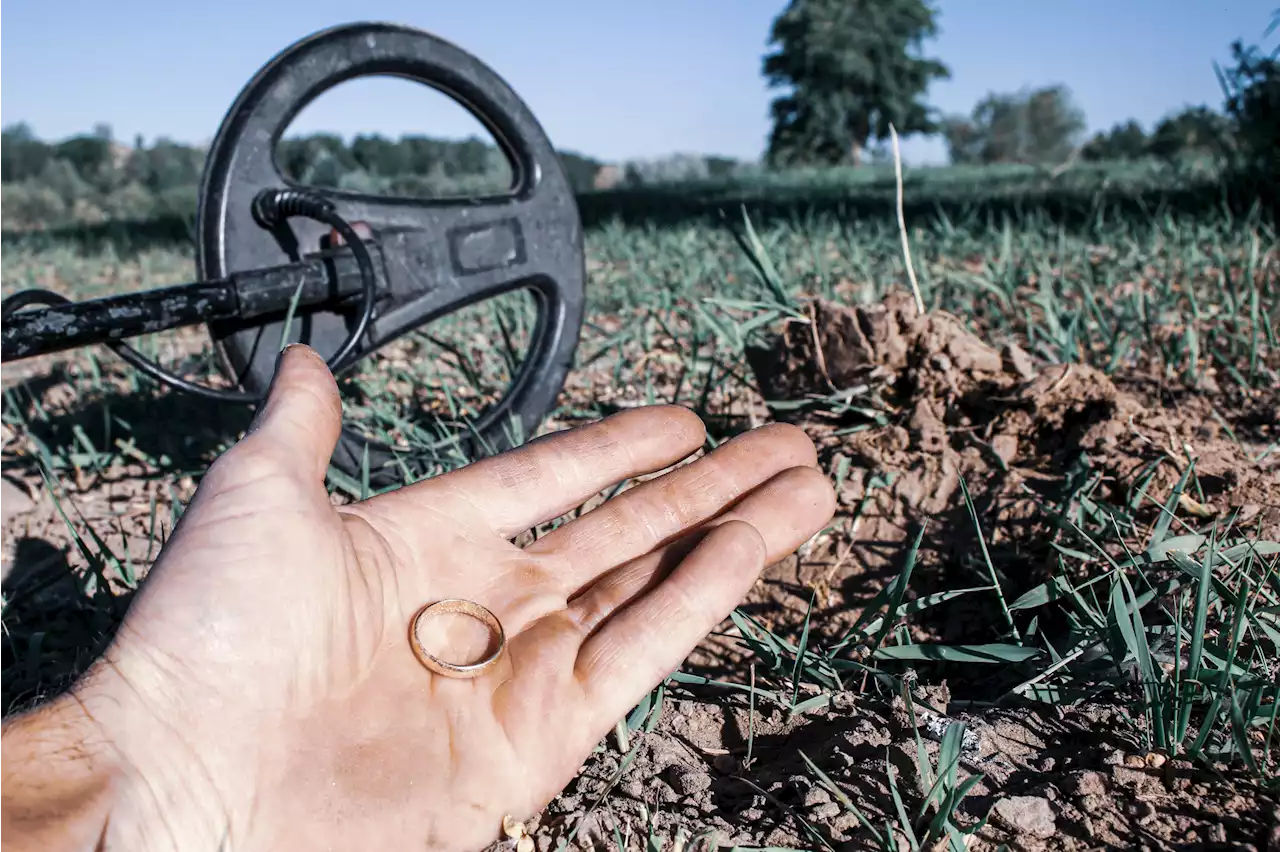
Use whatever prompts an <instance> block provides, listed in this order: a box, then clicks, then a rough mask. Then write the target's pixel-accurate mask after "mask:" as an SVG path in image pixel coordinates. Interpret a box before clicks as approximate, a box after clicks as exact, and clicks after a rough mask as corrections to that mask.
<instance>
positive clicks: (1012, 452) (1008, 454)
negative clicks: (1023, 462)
mask: <svg viewBox="0 0 1280 852" xmlns="http://www.w3.org/2000/svg"><path fill="white" fill-rule="evenodd" d="M991 449H993V450H995V451H996V455H998V456H999V457H1000V460H1001V461H1002V462H1004V463H1005V464H1013V460H1014V459H1016V458H1017V457H1018V436H1017V435H1007V434H1002V435H996V436H995V437H994V438H992V439H991Z"/></svg>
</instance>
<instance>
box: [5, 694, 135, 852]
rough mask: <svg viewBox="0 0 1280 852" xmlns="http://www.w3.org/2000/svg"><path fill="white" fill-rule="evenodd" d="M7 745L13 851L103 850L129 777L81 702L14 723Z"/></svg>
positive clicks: (69, 698) (48, 707)
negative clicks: (102, 843)
mask: <svg viewBox="0 0 1280 852" xmlns="http://www.w3.org/2000/svg"><path fill="white" fill-rule="evenodd" d="M0 738H2V740H3V750H4V767H3V770H2V775H3V784H2V785H0V800H2V801H3V806H2V807H0V825H2V826H3V830H2V832H0V834H2V835H3V837H4V849H5V852H9V850H14V852H19V850H22V851H23V852H25V850H28V849H31V850H35V849H41V850H49V852H61V850H68V852H69V851H70V850H77V852H78V850H91V849H95V848H97V847H98V844H99V842H100V840H101V839H102V837H103V835H104V833H105V831H106V827H107V824H108V820H109V817H110V815H111V811H112V809H113V807H114V805H115V802H116V800H117V798H118V796H119V794H120V787H121V782H122V777H121V773H120V772H119V765H118V763H117V761H116V756H115V754H114V750H113V749H112V747H111V744H110V743H109V742H107V741H106V740H105V738H104V736H103V734H102V731H101V730H100V729H99V728H98V726H97V725H95V724H94V723H93V720H92V718H91V717H90V716H89V714H88V713H87V712H86V711H85V709H84V707H83V706H82V705H81V704H80V702H79V701H78V700H77V698H76V696H75V695H74V694H72V693H67V694H64V695H61V696H59V697H58V698H55V699H54V700H52V701H50V702H48V703H46V704H44V705H42V706H40V707H38V708H36V709H34V710H30V711H28V712H25V713H23V714H21V715H19V716H15V717H13V718H10V719H6V720H5V721H4V724H3V732H2V734H0Z"/></svg>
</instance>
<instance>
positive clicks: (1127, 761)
mask: <svg viewBox="0 0 1280 852" xmlns="http://www.w3.org/2000/svg"><path fill="white" fill-rule="evenodd" d="M1124 765H1125V766H1128V767H1130V768H1132V769H1141V768H1142V767H1144V766H1146V765H1147V762H1146V761H1145V760H1143V759H1142V756H1141V755H1137V754H1126V755H1125V756H1124Z"/></svg>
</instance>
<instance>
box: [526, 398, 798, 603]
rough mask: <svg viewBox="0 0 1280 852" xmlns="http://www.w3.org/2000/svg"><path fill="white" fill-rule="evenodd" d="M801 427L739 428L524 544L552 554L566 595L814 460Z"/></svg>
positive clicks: (532, 551) (534, 550) (540, 553)
mask: <svg viewBox="0 0 1280 852" xmlns="http://www.w3.org/2000/svg"><path fill="white" fill-rule="evenodd" d="M816 464H817V452H816V451H815V450H814V446H813V442H812V441H810V440H809V438H808V436H807V435H805V433H804V431H803V430H801V429H799V428H798V427H795V426H789V425H785V424H778V423H773V424H769V425H767V426H762V427H760V428H758V429H754V430H752V431H750V432H747V433H746V434H743V435H739V436H738V437H736V438H734V439H733V440H731V441H728V442H726V443H724V444H722V445H721V446H719V447H717V448H716V449H715V450H714V451H712V452H711V453H709V454H708V455H706V456H704V457H703V458H700V459H698V460H697V461H695V462H693V463H692V464H688V465H685V466H684V467H681V468H679V469H677V470H674V471H672V472H671V473H668V474H666V475H664V476H662V477H659V478H658V479H654V480H651V481H649V482H646V483H644V484H642V485H640V486H638V487H636V488H633V489H631V490H630V491H626V492H623V493H622V494H621V495H619V496H618V497H615V498H614V499H613V500H610V501H609V502H607V503H605V504H603V505H601V506H599V507H598V508H596V509H594V510H592V511H590V512H588V513H587V514H585V515H583V516H582V517H580V518H578V519H576V520H574V521H571V522H569V523H567V524H565V525H564V526H561V527H558V528H557V529H555V530H553V531H552V532H550V533H548V534H547V535H545V536H543V537H542V538H540V539H539V540H538V541H536V542H534V543H533V544H531V545H530V546H529V547H527V548H525V552H526V553H527V554H529V555H531V556H548V557H553V558H554V562H555V564H556V565H557V566H558V567H560V568H561V573H560V574H559V575H558V576H557V577H556V578H555V582H556V583H557V584H558V585H559V586H560V589H561V591H562V592H563V593H564V594H565V596H566V597H572V596H573V594H574V593H575V592H576V591H577V590H578V589H580V588H581V587H582V586H585V585H587V584H589V583H591V582H592V581H594V580H595V579H596V577H598V576H600V575H601V574H603V573H604V572H606V571H608V570H610V569H612V568H615V567H617V566H618V565H621V564H622V563H624V562H628V561H630V560H632V559H635V558H636V557H639V556H643V555H644V554H646V553H648V552H649V551H651V550H653V549H654V548H655V547H659V546H661V545H663V544H666V543H667V542H669V541H671V540H673V539H675V538H678V537H680V536H681V535H683V534H685V533H686V532H688V531H689V530H691V529H693V528H694V527H696V526H698V525H700V524H702V523H704V522H706V521H707V520H709V519H711V518H713V517H715V516H716V515H718V514H720V513H721V512H722V511H724V509H725V508H727V507H728V506H729V505H730V504H731V503H733V502H734V501H735V500H737V499H738V498H740V497H741V496H742V495H744V494H746V493H747V492H749V491H751V490H752V489H754V488H756V487H757V486H758V485H760V484H761V483H763V482H765V481H767V480H769V479H771V478H773V477H774V476H775V475H776V474H778V473H781V472H782V471H784V470H787V469H789V468H793V467H815V466H816Z"/></svg>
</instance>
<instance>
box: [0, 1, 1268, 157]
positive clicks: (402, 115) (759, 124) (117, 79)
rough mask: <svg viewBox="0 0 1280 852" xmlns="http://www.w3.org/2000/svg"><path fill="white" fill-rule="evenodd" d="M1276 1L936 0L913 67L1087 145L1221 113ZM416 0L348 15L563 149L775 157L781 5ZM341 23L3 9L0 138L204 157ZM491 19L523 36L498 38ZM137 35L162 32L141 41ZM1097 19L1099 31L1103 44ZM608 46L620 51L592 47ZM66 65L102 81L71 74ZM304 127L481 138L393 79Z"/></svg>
mask: <svg viewBox="0 0 1280 852" xmlns="http://www.w3.org/2000/svg"><path fill="white" fill-rule="evenodd" d="M1273 3H1274V0H1267V2H1263V0H1249V2H1241V3H1236V4H1233V6H1232V8H1229V9H1222V8H1221V5H1220V4H1206V3H1203V2H1195V0H1177V2H1170V3H1162V2H1158V0H1147V2H1143V3H1129V4H1126V5H1124V6H1122V7H1120V8H1115V7H1114V5H1107V4H1104V3H1103V2H1102V1H1101V0H1080V2H1077V3H1075V4H1073V5H1072V7H1071V8H1070V9H1061V8H1056V7H1054V8H1051V7H1045V6H1040V5H1036V6H1032V7H1027V6H1024V5H1020V4H1016V3H1013V2H1011V0H1000V2H988V3H986V4H984V5H983V6H982V7H981V8H978V7H973V6H969V7H965V6H962V5H960V4H958V3H954V2H940V3H938V4H936V5H937V6H938V8H939V14H938V24H939V29H940V33H939V36H938V37H937V38H935V39H932V40H930V41H928V42H926V44H925V54H926V55H928V56H931V57H936V58H938V59H940V60H941V61H942V62H943V63H945V64H947V65H949V66H950V68H951V72H952V76H951V79H949V80H944V81H939V82H937V83H935V84H934V85H932V86H931V87H930V89H929V91H928V93H927V94H926V95H925V101H926V102H927V103H929V104H930V105H932V106H934V107H936V108H938V109H939V111H940V112H941V113H942V114H943V115H953V114H965V115H967V114H968V113H969V111H970V110H971V109H972V108H973V106H974V104H975V103H976V102H977V101H978V100H979V99H981V98H982V97H983V96H985V95H986V94H987V93H988V92H1014V91H1018V90H1020V89H1025V88H1037V87H1040V86H1045V85H1050V84H1054V83H1061V84H1064V85H1065V86H1066V87H1067V88H1068V89H1070V90H1071V92H1072V95H1073V97H1074V100H1075V103H1076V104H1077V105H1078V106H1079V107H1080V108H1081V109H1082V110H1083V111H1084V114H1085V119H1086V123H1087V130H1086V135H1087V136H1091V135H1093V134H1094V133H1096V132H1099V131H1101V130H1106V129H1109V128H1110V127H1112V126H1114V125H1115V124H1117V123H1120V122H1123V121H1126V120H1129V119H1133V120H1136V121H1138V122H1139V123H1140V124H1141V125H1142V126H1143V127H1144V128H1145V129H1147V130H1150V129H1151V128H1152V127H1153V126H1154V125H1155V124H1156V123H1158V121H1159V120H1160V119H1161V118H1162V117H1164V116H1166V115H1169V114H1171V113H1174V112H1177V111H1178V110H1180V109H1183V108H1186V107H1189V106H1200V105H1203V106H1209V107H1211V108H1213V109H1215V110H1221V107H1222V101H1223V95H1222V91H1221V89H1220V87H1219V84H1218V81H1217V78H1216V76H1215V74H1214V71H1213V61H1214V60H1217V61H1218V62H1219V63H1225V62H1226V61H1228V60H1229V48H1230V44H1231V42H1232V41H1234V40H1235V39H1241V40H1243V41H1244V42H1245V43H1255V42H1262V40H1263V38H1262V36H1263V32H1264V30H1265V29H1266V26H1267V24H1268V23H1269V19H1270V16H1271V14H1272V13H1273V11H1274V10H1273V9H1272V8H1271V7H1272V4H1273ZM424 5H425V4H411V3H409V2H408V0H384V2H378V3H370V4H366V5H365V6H364V7H363V10H364V12H365V14H363V15H361V16H359V17H360V19H362V20H387V21H395V22H399V23H404V24H408V25H410V26H415V27H419V28H422V29H427V30H429V31H432V32H434V33H436V34H437V35H439V36H441V37H443V38H445V39H447V40H449V41H451V42H453V43H455V44H457V45H458V46H459V47H461V48H462V49H464V50H466V51H467V52H469V53H472V54H474V55H476V56H477V57H478V58H479V59H480V60H481V61H482V62H484V63H485V64H487V65H489V66H490V67H491V68H493V69H494V70H495V71H496V72H497V73H498V74H499V75H500V76H502V77H503V78H504V79H506V80H507V82H508V83H509V84H510V85H511V86H512V87H513V88H514V89H515V91H516V92H517V94H519V95H520V97H521V98H522V99H523V100H524V101H525V102H526V103H527V104H528V105H529V107H530V109H532V111H533V113H534V115H535V116H537V118H538V120H539V122H540V123H541V124H542V125H543V127H544V129H545V130H546V131H547V133H548V135H549V136H550V137H551V140H552V143H553V144H554V145H555V146H556V147H557V148H558V149H559V150H562V151H567V152H574V153H577V154H581V155H583V156H587V157H591V158H594V159H597V160H600V161H603V162H606V163H618V162H623V161H627V160H651V159H657V158H662V157H666V156H671V155H674V154H680V153H689V154H698V155H704V156H727V157H733V158H734V159H738V160H745V161H758V160H759V159H760V157H761V155H762V154H763V152H764V149H765V147H766V145H767V140H768V133H769V120H768V108H769V102H770V100H771V99H772V98H773V97H775V96H776V95H777V94H778V91H777V90H770V89H768V87H767V83H766V81H765V79H764V77H763V74H762V73H761V64H762V62H763V57H764V55H765V53H766V52H767V51H768V50H769V47H768V44H767V42H768V35H769V28H770V26H771V25H772V22H773V19H774V17H775V16H776V15H777V14H778V13H780V12H781V11H782V10H783V9H784V8H785V6H786V2H785V0H771V2H765V0H739V2H738V4H737V6H736V7H735V8H734V10H733V11H732V13H725V12H718V11H716V10H714V9H712V8H711V7H710V5H706V6H698V7H692V8H690V7H688V6H687V5H685V4H681V3H680V2H678V0H655V2H653V3H651V4H648V5H647V6H646V7H645V8H644V9H638V8H630V7H625V8H624V7H617V8H611V9H599V8H594V9H593V8H590V7H588V6H587V5H586V4H583V3H578V4H574V3H568V2H555V3H547V4H544V6H543V7H542V8H539V9H538V10H537V11H536V13H531V12H529V11H528V10H527V9H521V8H520V7H517V6H515V4H513V3H510V2H498V0H491V2H488V3H481V4H474V3H473V4H471V5H470V6H468V7H467V8H465V9H464V8H462V5H461V4H457V5H449V6H445V5H442V4H433V5H435V8H433V9H431V10H430V11H429V12H427V11H424V10H423V7H424ZM330 7H332V8H330ZM162 8H163V9H164V11H163V12H162V13H161V12H159V11H158V10H160V9H162ZM342 9H343V7H341V6H339V5H338V4H337V3H309V4H306V5H302V4H278V5H273V6H271V7H269V8H260V7H258V6H253V5H250V4H248V3H246V2H244V0H236V2H231V3H224V4H222V5H220V6H218V7H217V8H216V9H213V8H207V7H190V8H178V9H176V10H175V9H174V7H169V6H166V7H161V6H160V4H159V2H158V0H141V2H139V3H136V4H134V6H133V7H132V8H131V9H130V11H129V14H128V15H124V14H121V13H119V12H118V11H117V10H114V9H108V8H104V7H102V6H100V5H94V4H89V3H87V2H84V0H77V2H72V3H70V11H71V14H68V11H69V8H68V6H67V5H65V4H63V5H59V6H58V8H57V11H56V12H55V11H54V10H53V7H52V6H46V7H44V8H36V7H35V6H34V5H24V6H21V7H18V8H17V9H12V8H11V10H10V26H9V28H8V31H7V33H5V34H3V36H0V39H2V41H3V44H2V46H3V47H5V48H7V49H6V50H5V51H4V56H3V58H2V59H0V70H3V71H7V72H10V73H7V74H5V75H4V78H6V80H7V82H3V83H0V87H2V91H0V93H2V94H4V95H7V97H5V98H3V100H2V101H0V104H2V106H0V123H3V125H4V126H5V127H10V126H13V125H15V124H17V123H19V122H24V123H26V124H27V125H28V126H30V128H31V129H32V131H33V132H34V133H35V135H36V136H37V137H39V138H41V139H43V140H46V141H56V140H59V139H64V138H67V137H69V136H73V135H78V134H84V133H90V132H92V130H93V128H94V126H95V125H98V124H106V125H109V126H110V127H111V129H112V135H113V137H114V138H115V139H116V140H117V141H118V142H120V143H122V144H126V145H132V144H133V140H134V139H135V137H136V136H139V135H141V136H142V137H143V139H144V140H145V141H146V142H147V143H153V142H154V141H155V140H156V139H158V138H168V139H171V140H172V141H175V142H180V143H184V144H188V145H201V144H205V143H207V142H208V140H210V139H211V138H212V137H213V135H214V134H215V132H216V131H217V128H218V125H219V124H220V123H221V121H222V119H223V116H224V114H225V112H226V110H227V108H228V107H229V106H230V104H231V102H232V101H233V100H234V98H235V97H236V95H237V94H238V93H239V91H240V89H241V87H242V86H243V85H244V84H245V83H246V82H247V81H248V80H249V78H250V77H251V76H252V75H253V74H254V73H256V71H257V70H258V69H259V68H260V67H261V66H262V65H263V64H264V63H265V62H266V61H267V60H268V59H270V58H271V57H272V56H273V55H275V54H276V53H277V52H279V51H280V50H282V49H283V48H285V47H286V46H287V45H288V44H291V43H292V42H294V41H296V40H297V39H299V38H301V37H303V36H305V35H308V34H310V33H311V32H314V31H316V30H319V29H324V28H327V27H330V26H333V25H335V24H338V23H343V22H346V21H349V20H352V18H349V17H348V16H347V15H346V14H344V13H343V12H342V11H341V10H342ZM148 12H151V14H148ZM503 17H505V18H507V19H508V20H509V21H512V20H517V19H518V23H514V24H512V25H511V26H506V27H498V26H494V25H493V22H494V20H497V19H501V18H503ZM140 20H148V21H149V22H152V23H154V24H155V26H154V27H152V28H150V29H143V28H141V27H139V26H138V24H139V21H140ZM1099 20H1102V21H1106V26H1105V28H1103V29H1102V30H1101V32H1099V31H1098V28H1097V27H1096V25H1095V24H1094V21H1099ZM244 21H248V22H250V23H249V24H248V25H245V24H244V23H243V22H244ZM15 27H16V29H15ZM602 31H603V32H604V33H605V34H606V36H611V35H612V34H613V33H625V37H624V38H622V39H614V38H611V37H606V38H603V39H601V38H599V36H600V33H601V32H602ZM1039 33H1052V36H1050V37H1047V38H1046V37H1043V36H1041V35H1038V34H1039ZM513 34H514V35H513ZM520 34H524V35H525V36H526V37H524V38H521V37H519V36H520ZM197 35H201V36H204V38H201V39H196V38H194V37H195V36H197ZM991 42H995V43H996V44H997V45H998V46H999V49H998V50H993V49H992V45H991ZM620 43H621V44H622V45H623V46H622V47H619V44H620ZM562 44H572V45H573V49H567V48H565V47H562V46H561V45H562ZM1086 52H1088V54H1091V55H1086ZM68 53H73V54H74V55H75V56H76V57H77V58H78V59H79V60H80V63H79V64H87V65H89V66H91V67H93V68H95V69H96V70H95V73H94V74H92V75H84V74H83V72H81V71H78V70H77V69H76V68H75V67H73V66H72V64H71V63H69V62H68V61H67V58H66V57H67V54H68ZM659 54H663V55H659ZM121 57H125V59H124V60H123V61H122V60H121ZM157 68H164V69H166V70H165V73H163V74H157V73H155V69H157ZM14 71H17V72H18V73H17V74H14V73H12V72H14ZM1117 80H1119V81H1122V82H1121V83H1117V82H1116V81H1117ZM316 132H331V133H337V134H338V135H340V136H341V137H342V138H343V139H344V140H346V141H348V142H349V141H350V139H351V138H352V137H353V136H355V135H357V134H361V133H365V134H370V133H379V134H381V135H383V136H387V137H390V138H399V137H401V136H404V135H410V134H416V135H426V136H430V137H435V138H445V139H460V138H465V137H467V136H471V135H476V136H479V137H480V138H482V139H485V140H486V141H492V137H491V136H490V135H489V134H488V132H487V131H485V130H484V129H483V128H482V126H481V125H480V123H479V122H478V121H477V120H476V119H475V118H473V117H472V116H470V115H469V114H467V113H466V112H465V111H464V110H463V108H462V107H461V106H460V105H457V104H455V103H453V102H452V101H451V100H449V99H448V98H447V97H446V96H444V95H441V94H438V93H435V92H433V91H431V90H429V89H426V88H425V87H422V86H416V85H413V84H408V83H405V82H403V81H398V80H390V79H362V80H356V81H353V82H350V83H345V84H342V85H340V86H338V87H336V88H335V89H333V90H330V91H329V92H326V93H324V94H322V95H321V96H320V97H319V98H318V99H317V100H316V101H314V102H313V103H312V104H310V105H308V107H307V108H305V109H304V110H303V111H302V113H301V114H300V115H299V116H298V117H297V118H296V119H295V121H294V123H293V124H291V125H290V128H289V135H298V134H310V133H316ZM902 154H903V160H904V162H905V163H907V164H909V165H916V166H922V165H937V164H942V163H945V162H946V160H947V157H946V146H945V143H944V142H943V140H942V138H941V137H940V136H938V135H934V136H930V137H925V136H919V135H916V136H908V137H904V138H903V140H902Z"/></svg>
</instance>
